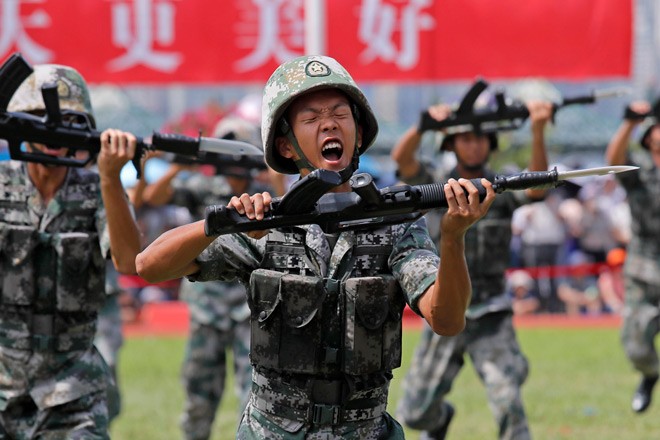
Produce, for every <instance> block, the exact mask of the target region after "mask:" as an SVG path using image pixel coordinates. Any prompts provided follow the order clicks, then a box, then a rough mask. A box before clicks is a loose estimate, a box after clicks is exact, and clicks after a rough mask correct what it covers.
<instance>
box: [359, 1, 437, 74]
mask: <svg viewBox="0 0 660 440" xmlns="http://www.w3.org/2000/svg"><path fill="white" fill-rule="evenodd" d="M432 4H433V1H432V0H411V1H409V2H407V3H406V4H405V5H403V6H394V5H393V4H388V3H386V2H384V1H383V0H364V1H363V2H362V7H361V8H360V28H359V34H358V38H359V39H360V41H361V42H362V43H364V44H365V45H366V48H365V50H364V51H363V52H362V54H361V55H360V61H361V62H363V63H365V64H368V63H371V62H373V61H374V60H376V59H379V60H381V61H384V62H387V63H394V64H396V66H397V67H398V68H400V69H402V70H410V69H413V68H414V67H415V66H416V65H417V63H418V61H419V40H420V38H419V35H420V33H421V32H422V31H429V30H432V29H433V28H434V27H435V20H434V19H433V16H432V15H431V14H429V13H426V12H424V11H423V10H424V9H425V8H428V7H430V6H432ZM396 35H398V36H399V41H395V37H396Z"/></svg>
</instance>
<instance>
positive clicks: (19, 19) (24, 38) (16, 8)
mask: <svg viewBox="0 0 660 440" xmlns="http://www.w3.org/2000/svg"><path fill="white" fill-rule="evenodd" d="M29 3H45V0H0V54H3V53H5V52H7V51H9V50H11V49H12V47H14V46H15V47H16V49H17V50H19V51H20V52H22V53H23V55H24V56H25V57H26V58H27V59H29V60H31V61H32V62H34V63H38V64H43V63H47V62H49V61H51V60H52V59H53V57H54V55H53V52H51V51H50V50H48V49H46V48H45V47H43V46H40V45H39V44H37V43H36V42H34V41H33V40H32V39H31V38H30V36H29V35H28V33H27V31H26V29H30V28H34V29H39V28H42V29H43V28H48V27H50V25H51V19H50V16H49V15H48V13H47V12H46V11H45V10H43V9H41V8H37V9H34V10H33V11H32V12H31V13H30V14H28V15H25V16H24V15H21V5H22V4H29Z"/></svg>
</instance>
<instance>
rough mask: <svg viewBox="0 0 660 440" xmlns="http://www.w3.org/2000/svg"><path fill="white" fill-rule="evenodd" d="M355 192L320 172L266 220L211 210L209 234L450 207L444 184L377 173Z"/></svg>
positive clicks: (502, 183) (325, 224)
mask: <svg viewBox="0 0 660 440" xmlns="http://www.w3.org/2000/svg"><path fill="white" fill-rule="evenodd" d="M635 169H637V167H633V166H610V167H601V168H591V169H587V170H575V171H561V172H560V171H557V169H556V168H555V169H553V170H550V171H534V172H531V171H530V172H523V173H519V174H512V175H508V176H496V177H495V179H494V181H493V182H492V183H493V189H494V190H495V192H496V193H502V192H504V191H511V190H523V189H529V188H538V189H544V188H554V187H557V186H559V185H561V184H562V183H563V181H565V180H568V179H573V178H578V177H584V176H598V175H605V174H611V173H619V172H623V171H631V170H635ZM349 182H350V185H351V190H352V191H350V192H342V193H328V191H329V190H330V189H332V188H334V187H336V186H338V185H340V184H341V183H342V178H341V176H340V174H339V173H337V172H334V171H329V170H324V169H317V170H314V171H313V172H311V173H309V174H308V175H306V176H305V177H304V178H302V179H300V180H299V181H297V182H296V183H295V184H294V185H292V186H291V189H290V190H289V191H288V192H287V193H286V194H285V195H284V196H282V197H277V198H274V199H273V201H272V203H271V205H270V210H269V211H268V212H266V213H264V218H263V219H262V220H250V219H248V218H247V217H246V216H244V215H240V214H239V213H238V212H237V211H236V210H234V209H232V208H229V207H227V206H221V205H212V206H208V207H207V208H206V212H205V224H204V230H205V232H206V235H207V236H215V235H223V234H231V233H235V232H247V231H258V230H266V229H271V228H280V227H290V226H298V225H305V224H317V225H319V226H320V227H321V229H323V231H324V232H326V233H333V232H340V231H344V230H356V229H365V228H374V227H378V226H383V225H390V224H397V223H403V222H408V221H413V220H416V219H418V218H419V217H421V216H422V215H424V214H425V212H426V211H428V210H431V209H435V208H442V207H447V200H446V198H445V193H444V189H443V188H444V185H443V184H441V183H431V184H426V185H414V186H411V185H395V186H391V187H386V188H381V189H378V188H377V187H376V185H375V183H374V180H373V178H372V177H371V175H369V174H367V173H357V174H354V175H353V176H351V178H350V181H349ZM472 183H473V184H474V185H475V187H476V188H477V189H478V190H479V196H480V198H481V200H483V198H484V197H485V196H486V189H485V188H484V187H483V185H482V184H481V180H480V179H473V180H472Z"/></svg>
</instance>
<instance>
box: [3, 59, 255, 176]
mask: <svg viewBox="0 0 660 440" xmlns="http://www.w3.org/2000/svg"><path fill="white" fill-rule="evenodd" d="M32 72H33V69H32V66H30V65H29V64H28V63H27V61H25V59H24V58H23V57H22V55H21V54H20V53H14V54H13V55H11V56H10V57H9V58H8V59H7V60H6V61H5V62H4V63H3V65H2V66H0V139H4V140H6V141H7V143H8V146H9V155H10V157H11V158H12V159H14V160H22V161H29V162H38V163H44V164H52V165H61V166H70V167H84V166H87V165H88V164H89V163H90V162H91V161H92V160H94V158H95V157H96V155H97V154H98V153H99V151H100V149H101V132H100V131H97V130H95V129H94V128H93V124H92V122H91V121H90V119H89V117H88V116H87V115H86V114H85V113H82V112H76V111H73V110H61V109H60V105H59V96H58V94H57V85H56V84H46V85H44V86H43V87H42V89H41V92H42V96H43V100H44V105H45V108H46V114H45V115H44V116H37V115H33V114H30V113H23V112H9V111H7V106H8V105H9V102H10V100H11V98H12V96H14V93H15V92H16V90H17V89H18V87H19V86H20V85H21V83H22V82H23V81H24V80H25V79H26V78H27V77H28V76H30V74H31V73H32ZM24 142H28V143H39V144H44V145H48V146H49V147H51V148H67V149H69V152H70V156H69V157H55V156H50V155H47V154H42V153H39V152H31V151H26V150H23V149H22V144H23V143H24ZM78 150H82V151H86V152H88V153H89V154H88V155H87V156H86V157H85V158H77V157H75V152H76V151H78ZM153 150H157V151H163V152H169V153H175V154H179V155H183V156H188V157H191V158H199V159H200V160H201V159H203V157H204V154H205V153H218V154H225V155H227V156H225V159H231V160H236V158H240V157H244V156H250V157H255V156H256V157H263V152H262V151H261V149H260V148H259V147H256V146H254V145H252V144H249V143H247V142H241V141H237V140H227V139H215V138H207V137H202V136H199V137H197V138H195V137H190V136H183V135H179V134H164V133H157V132H154V133H153V134H152V136H151V139H150V141H147V140H146V139H143V138H138V143H137V149H136V152H135V155H134V157H133V159H132V163H133V166H134V167H135V170H136V171H137V174H138V178H139V177H140V173H141V171H140V160H141V159H142V157H143V155H144V154H145V152H147V151H153Z"/></svg>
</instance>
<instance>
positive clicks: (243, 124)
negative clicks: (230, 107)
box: [213, 116, 261, 145]
mask: <svg viewBox="0 0 660 440" xmlns="http://www.w3.org/2000/svg"><path fill="white" fill-rule="evenodd" d="M213 137H216V138H222V139H235V140H237V141H243V142H247V143H249V144H252V145H260V144H261V139H260V135H259V127H258V126H256V125H255V124H253V123H251V122H249V121H247V120H245V119H244V118H240V117H238V116H226V117H224V118H222V119H221V120H220V121H219V122H218V123H217V125H216V126H215V128H214V129H213Z"/></svg>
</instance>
